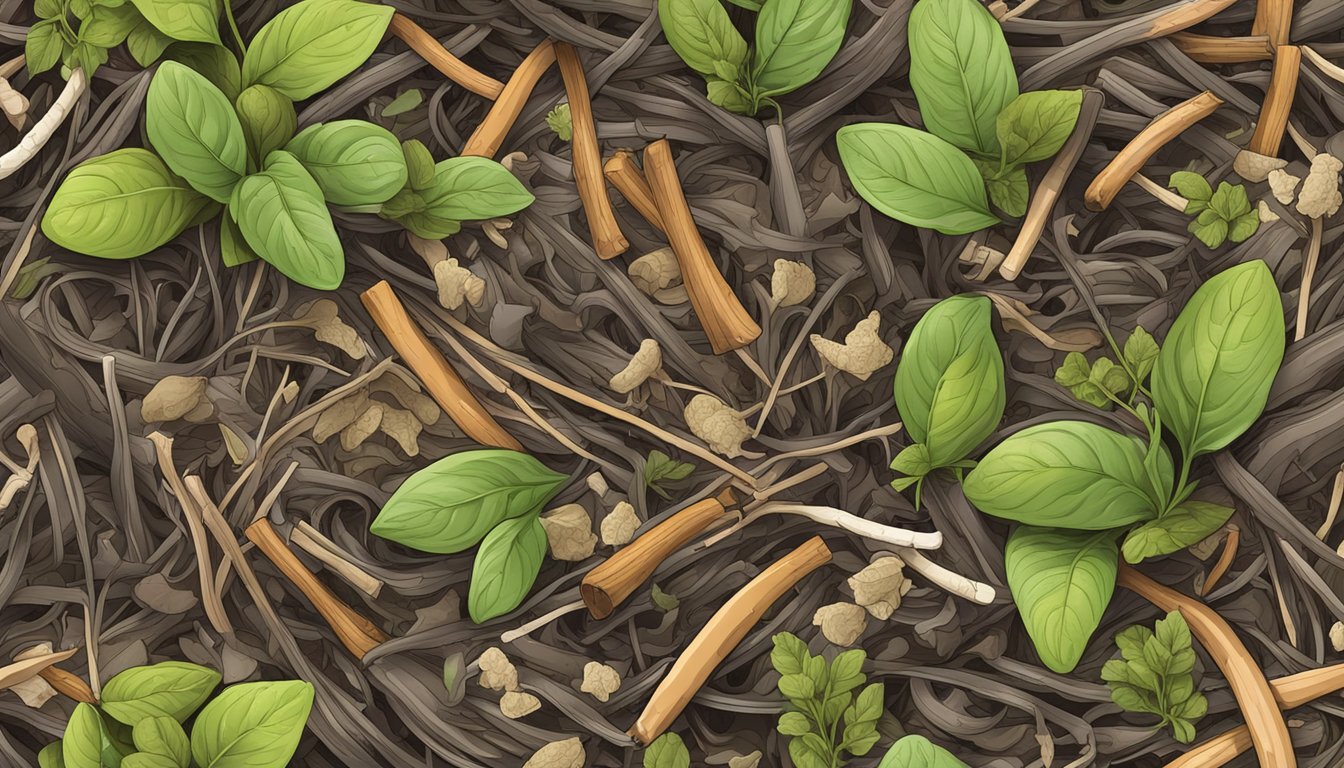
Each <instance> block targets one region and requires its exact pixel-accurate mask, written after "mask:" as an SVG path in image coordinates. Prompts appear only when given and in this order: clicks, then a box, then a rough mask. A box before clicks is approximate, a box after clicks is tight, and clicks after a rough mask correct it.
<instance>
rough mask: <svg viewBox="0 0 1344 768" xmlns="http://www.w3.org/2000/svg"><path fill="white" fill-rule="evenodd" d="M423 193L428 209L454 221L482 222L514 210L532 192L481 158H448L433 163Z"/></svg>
mask: <svg viewBox="0 0 1344 768" xmlns="http://www.w3.org/2000/svg"><path fill="white" fill-rule="evenodd" d="M424 192H425V202H426V204H427V205H428V206H429V207H428V212H429V213H431V214H433V215H435V216H441V217H443V218H448V219H453V220H456V221H482V220H486V219H493V218H495V217H497V216H508V215H510V214H513V213H517V212H518V211H521V210H522V209H524V208H526V207H527V206H529V205H531V204H532V201H533V200H534V199H535V198H533V197H532V193H531V192H528V191H527V190H526V189H524V188H523V185H522V182H520V181H518V178H517V177H516V176H514V175H513V174H512V173H510V172H509V169H507V168H505V167H504V166H502V165H500V164H499V163H497V162H495V161H494V160H490V159H488V158H484V157H451V158H449V159H447V160H442V161H440V162H439V163H438V164H436V165H435V166H434V181H433V184H431V185H430V187H429V188H428V189H426V190H424Z"/></svg>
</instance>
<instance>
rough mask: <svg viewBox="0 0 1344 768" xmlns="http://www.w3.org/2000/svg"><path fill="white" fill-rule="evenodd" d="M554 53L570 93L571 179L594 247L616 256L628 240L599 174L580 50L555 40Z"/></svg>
mask: <svg viewBox="0 0 1344 768" xmlns="http://www.w3.org/2000/svg"><path fill="white" fill-rule="evenodd" d="M555 56H556V60H557V61H559V62H560V77H561V78H563V79H564V81H565V94H566V95H567V96H568V97H569V122H570V127H571V129H572V132H573V138H572V139H571V147H572V148H571V153H572V157H571V162H572V164H573V167H574V183H575V184H577V185H578V187H579V199H580V200H581V201H583V210H584V213H586V214H587V216H588V231H589V232H591V233H592V236H593V250H595V251H597V255H598V256H599V257H600V258H603V259H611V258H615V257H617V256H620V255H621V254H622V253H625V249H627V248H629V247H630V243H629V242H627V241H626V239H625V235H623V234H621V227H620V225H619V224H617V223H616V214H615V213H613V212H612V210H611V199H610V198H608V197H607V184H606V181H605V180H604V179H603V177H602V150H601V149H600V148H599V147H598V145H597V122H596V120H594V119H593V102H592V99H591V98H590V97H589V95H588V80H587V78H586V77H585V75H584V73H583V63H582V62H581V61H579V54H578V53H577V52H576V51H575V50H574V47H573V46H572V45H570V44H568V43H556V44H555Z"/></svg>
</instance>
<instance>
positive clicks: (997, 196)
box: [985, 166, 1031, 218]
mask: <svg viewBox="0 0 1344 768" xmlns="http://www.w3.org/2000/svg"><path fill="white" fill-rule="evenodd" d="M985 189H986V190H987V191H988V192H989V199H990V200H991V201H993V203H994V205H996V206H998V208H999V210H1001V211H1003V212H1004V213H1006V214H1008V215H1009V216H1012V217H1014V218H1016V217H1018V216H1022V215H1024V214H1025V213H1026V212H1027V203H1028V202H1029V201H1030V200H1031V186H1030V185H1029V184H1027V171H1026V169H1024V168H1022V167H1021V166H1017V167H1014V168H1009V169H1008V170H1006V171H1004V172H1003V174H1002V175H999V176H995V177H994V178H991V179H989V180H987V181H986V182H985Z"/></svg>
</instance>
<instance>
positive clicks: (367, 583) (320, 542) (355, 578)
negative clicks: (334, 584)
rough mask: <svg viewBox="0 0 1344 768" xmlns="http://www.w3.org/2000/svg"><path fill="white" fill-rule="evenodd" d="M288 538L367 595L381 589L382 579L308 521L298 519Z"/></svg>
mask: <svg viewBox="0 0 1344 768" xmlns="http://www.w3.org/2000/svg"><path fill="white" fill-rule="evenodd" d="M289 540H290V541H291V542H293V543H294V544H296V545H298V547H299V548H300V549H302V550H303V551H304V552H307V553H308V554H309V555H312V556H313V558H314V559H316V560H317V561H318V562H320V563H322V564H323V565H325V566H327V567H328V568H330V569H331V570H332V571H334V572H335V573H337V574H338V575H339V576H340V577H341V578H343V579H345V580H346V581H347V582H349V583H350V584H351V585H353V586H354V587H356V588H357V589H359V591H361V592H363V593H364V594H366V595H368V596H369V597H373V598H376V597H378V595H379V593H381V592H382V591H383V580H382V579H380V578H378V577H377V576H374V575H373V574H371V573H369V572H368V571H366V570H364V569H363V568H360V567H359V566H358V565H356V564H355V563H354V562H353V561H352V560H350V557H349V555H348V554H347V553H346V552H345V551H344V550H342V549H341V548H340V547H338V546H336V542H334V541H332V540H331V539H329V538H327V537H326V536H323V535H322V533H321V531H318V530H317V529H316V528H314V527H312V526H311V525H309V524H308V523H306V522H303V521H302V520H300V521H299V523H298V525H296V526H294V532H293V533H291V534H290V536H289Z"/></svg>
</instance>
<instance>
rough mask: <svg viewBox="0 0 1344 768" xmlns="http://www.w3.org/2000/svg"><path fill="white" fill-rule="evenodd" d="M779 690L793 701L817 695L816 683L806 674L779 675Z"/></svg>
mask: <svg viewBox="0 0 1344 768" xmlns="http://www.w3.org/2000/svg"><path fill="white" fill-rule="evenodd" d="M779 692H780V693H782V694H784V696H785V697H787V698H789V699H791V700H793V701H805V700H807V699H810V698H812V697H813V696H816V695H817V684H816V683H815V682H814V681H813V680H812V678H811V677H808V676H807V675H806V674H802V673H799V674H796V675H781V676H780V678H779Z"/></svg>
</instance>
